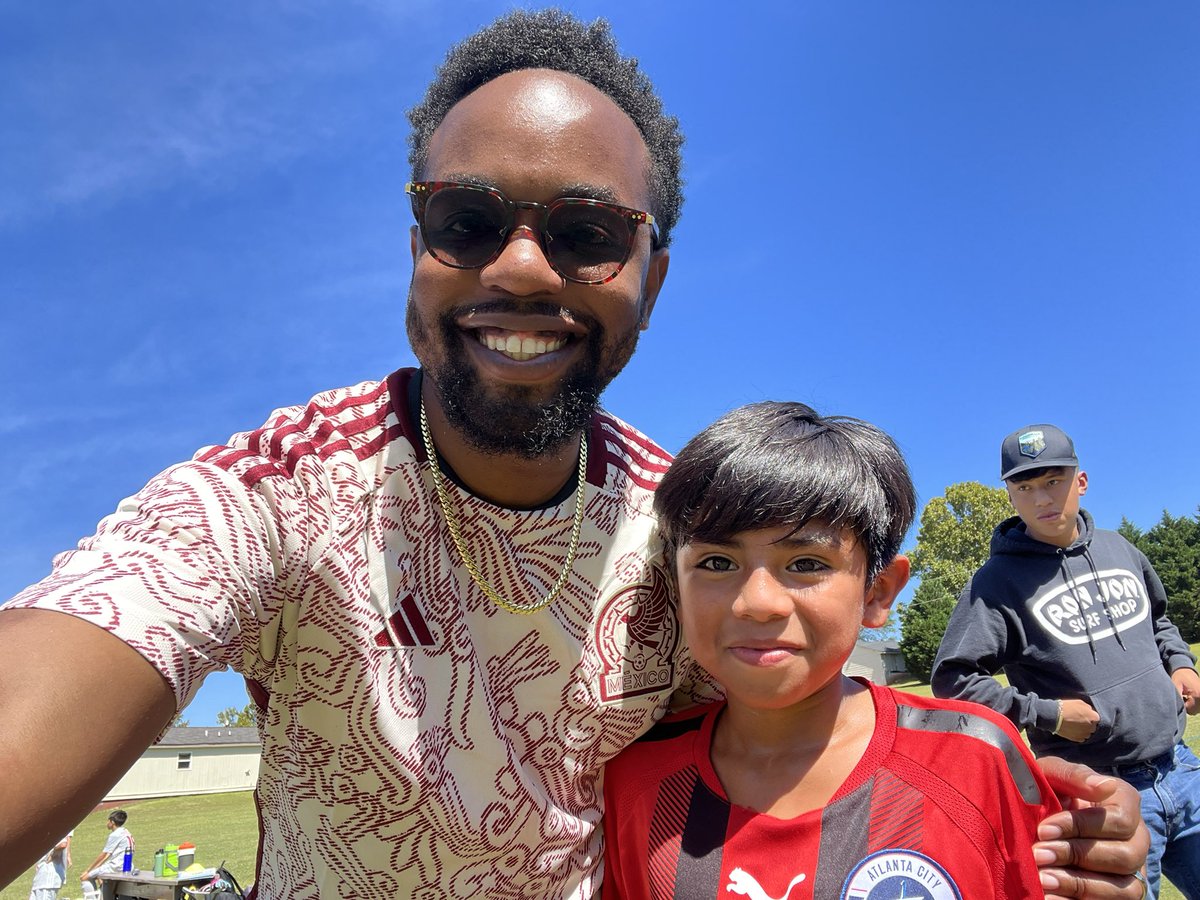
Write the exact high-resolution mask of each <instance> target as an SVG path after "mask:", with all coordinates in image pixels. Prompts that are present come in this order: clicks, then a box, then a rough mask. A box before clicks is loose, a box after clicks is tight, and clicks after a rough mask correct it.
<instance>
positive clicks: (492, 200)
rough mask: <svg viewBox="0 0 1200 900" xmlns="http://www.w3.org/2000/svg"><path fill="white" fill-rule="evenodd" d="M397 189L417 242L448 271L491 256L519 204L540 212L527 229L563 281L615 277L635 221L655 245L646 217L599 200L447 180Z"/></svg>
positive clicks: (485, 261) (651, 219)
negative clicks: (514, 195) (550, 197)
mask: <svg viewBox="0 0 1200 900" xmlns="http://www.w3.org/2000/svg"><path fill="white" fill-rule="evenodd" d="M404 191H405V193H407V194H409V195H411V196H412V205H413V215H414V216H416V218H417V225H418V226H419V227H420V229H421V240H423V241H424V242H425V248H426V249H427V250H428V251H429V254H430V255H431V256H432V257H433V258H434V259H436V260H437V261H438V262H440V263H442V264H443V265H446V266H450V267H451V268H453V269H479V268H482V267H483V266H486V265H487V264H488V263H490V262H492V261H493V260H495V259H496V258H497V257H498V256H499V255H500V252H501V251H502V250H503V249H504V245H505V243H506V242H507V241H508V236H509V235H510V234H511V233H512V231H513V228H514V226H515V225H516V219H517V210H519V209H529V210H536V211H537V212H538V213H539V214H540V220H539V221H538V223H537V227H536V228H534V229H532V230H533V231H534V233H535V234H536V235H537V239H538V243H539V244H540V245H541V248H542V252H543V253H544V254H545V256H546V261H547V262H548V263H549V264H550V267H551V268H552V269H554V271H555V272H557V273H558V274H559V275H561V276H562V277H563V278H565V279H567V280H568V281H575V282H578V283H580V284H604V283H606V282H609V281H612V280H613V279H614V278H616V277H617V273H619V272H620V271H621V267H622V266H624V265H625V262H626V260H628V259H629V254H630V253H631V252H632V250H633V240H634V237H635V235H636V234H637V229H638V226H639V225H642V224H645V225H649V226H650V241H651V247H657V244H658V234H657V232H656V231H655V228H654V216H652V215H650V213H647V212H642V211H641V210H637V209H629V208H628V207H624V206H617V205H616V204H614V203H605V202H604V201H601V200H588V199H585V198H583V197H559V198H558V199H557V200H554V201H552V202H551V203H548V204H542V203H532V202H530V201H527V200H509V199H508V198H507V197H506V196H504V194H503V193H501V192H500V191H498V190H496V189H495V188H490V187H482V186H480V185H475V184H460V183H459V182H455V181H413V182H410V183H408V184H406V185H405V186H404Z"/></svg>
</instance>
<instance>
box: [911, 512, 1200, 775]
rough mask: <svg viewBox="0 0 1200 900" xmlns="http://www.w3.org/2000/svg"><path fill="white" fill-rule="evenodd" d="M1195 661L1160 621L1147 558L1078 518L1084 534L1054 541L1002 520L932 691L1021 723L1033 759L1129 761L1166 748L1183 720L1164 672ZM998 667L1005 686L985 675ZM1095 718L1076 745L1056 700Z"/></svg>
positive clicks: (941, 656) (1158, 595)
mask: <svg viewBox="0 0 1200 900" xmlns="http://www.w3.org/2000/svg"><path fill="white" fill-rule="evenodd" d="M1195 662H1196V658H1195V657H1194V656H1192V654H1191V652H1190V651H1189V649H1188V645H1187V644H1186V643H1184V641H1183V638H1182V637H1181V636H1180V634H1179V630H1178V629H1177V628H1176V627H1175V626H1174V625H1173V624H1171V622H1170V620H1169V619H1168V618H1167V597H1166V593H1165V592H1164V591H1163V586H1162V582H1161V581H1160V580H1159V578H1158V575H1157V574H1156V573H1155V571H1154V569H1153V568H1152V567H1151V565H1150V561H1149V560H1148V559H1146V556H1145V554H1143V553H1142V552H1141V551H1140V550H1138V549H1137V548H1136V547H1134V546H1133V545H1132V544H1130V543H1129V542H1128V541H1127V540H1125V538H1123V537H1121V535H1119V534H1117V533H1116V532H1115V531H1104V530H1102V529H1097V528H1095V527H1094V525H1093V523H1092V517H1091V516H1090V515H1088V514H1087V513H1086V512H1084V511H1083V510H1080V513H1079V538H1078V539H1077V540H1076V541H1075V543H1073V544H1072V545H1071V546H1070V547H1067V548H1060V547H1056V546H1054V545H1053V544H1047V543H1045V542H1043V541H1039V540H1036V539H1035V538H1031V537H1030V536H1029V535H1028V534H1027V533H1026V531H1025V525H1024V523H1022V522H1021V520H1020V518H1019V517H1017V516H1013V517H1012V518H1010V519H1006V520H1005V521H1003V522H1001V523H1000V524H999V525H998V526H997V527H996V530H995V532H994V533H993V534H992V555H991V557H990V558H989V559H988V561H987V562H986V563H984V565H983V567H982V568H980V569H979V571H978V572H976V573H975V574H974V575H973V576H972V577H971V580H970V581H969V582H968V583H967V586H966V588H964V589H963V593H962V596H961V597H960V598H959V600H958V605H957V606H956V607H955V609H954V613H953V614H952V615H951V617H950V624H949V626H948V627H947V628H946V635H945V637H944V638H942V644H941V647H940V649H939V650H938V655H937V659H936V660H935V661H934V664H933V676H932V678H931V681H932V684H933V692H934V694H935V695H936V696H938V697H955V698H958V699H961V700H974V701H975V702H976V703H982V704H983V705H984V706H990V707H991V708H992V709H994V710H996V711H998V712H1000V713H1003V714H1004V715H1006V716H1008V717H1009V718H1010V719H1012V721H1013V722H1014V723H1016V725H1017V727H1018V728H1024V729H1026V734H1027V735H1028V737H1029V743H1030V746H1032V748H1033V751H1034V753H1036V754H1037V755H1039V756H1042V755H1045V754H1054V755H1056V756H1061V757H1064V758H1065V759H1069V760H1072V761H1074V762H1081V763H1086V764H1088V765H1091V766H1106V765H1126V764H1129V763H1134V762H1142V761H1145V760H1149V759H1152V758H1154V757H1156V756H1158V755H1159V754H1161V753H1164V752H1166V751H1167V750H1170V749H1171V747H1172V746H1173V745H1174V744H1175V742H1176V741H1177V740H1179V738H1180V736H1181V735H1182V734H1183V731H1184V728H1185V727H1186V725H1187V715H1186V712H1185V710H1184V706H1183V699H1182V698H1181V697H1180V695H1179V691H1178V690H1176V688H1175V685H1174V683H1173V682H1172V681H1171V676H1170V673H1171V672H1173V671H1175V670H1176V669H1179V668H1184V667H1194V666H1195ZM1001 670H1003V671H1004V673H1005V675H1006V676H1007V677H1008V681H1009V684H1010V686H1009V687H1004V686H1003V685H1001V684H1000V683H999V682H998V681H996V679H994V678H992V675H993V674H994V673H996V672H999V671H1001ZM1067 698H1076V699H1079V700H1086V701H1087V702H1088V703H1090V704H1091V705H1092V707H1093V708H1094V709H1095V710H1096V712H1097V713H1099V714H1100V721H1099V723H1098V724H1097V726H1096V731H1095V732H1094V733H1093V734H1092V736H1091V737H1090V738H1088V739H1087V740H1086V741H1084V742H1083V743H1081V744H1077V743H1075V742H1074V741H1068V740H1066V739H1065V738H1060V737H1058V736H1056V735H1055V734H1054V733H1053V731H1054V726H1055V724H1056V721H1057V718H1058V704H1057V702H1056V701H1057V700H1060V699H1067Z"/></svg>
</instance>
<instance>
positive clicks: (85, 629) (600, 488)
mask: <svg viewBox="0 0 1200 900" xmlns="http://www.w3.org/2000/svg"><path fill="white" fill-rule="evenodd" d="M410 118H411V120H412V123H413V129H414V132H413V137H412V141H413V152H412V164H413V178H414V181H413V182H412V183H411V184H409V185H408V187H407V190H408V192H409V193H410V195H411V197H412V202H413V211H414V214H415V218H416V222H417V225H416V227H415V228H414V229H413V232H412V238H411V240H412V254H413V278H412V286H411V289H410V293H409V300H408V314H407V325H408V333H409V339H410V341H411V343H412V346H413V349H414V352H415V353H416V356H417V358H418V359H419V360H420V363H421V369H420V370H419V371H414V370H401V371H399V372H396V373H394V374H393V375H391V376H390V377H389V378H387V379H386V380H384V381H382V382H378V383H368V384H360V385H357V386H355V387H352V388H346V389H342V390H336V391H330V392H328V393H325V394H321V395H319V396H317V397H315V398H314V399H313V400H312V401H310V402H309V404H308V405H307V406H305V407H303V408H299V407H298V408H293V409H285V410H280V411H278V412H276V413H275V414H273V415H272V416H271V418H270V419H269V421H268V422H267V424H266V425H265V426H264V427H263V428H261V429H259V430H257V431H253V432H248V433H245V434H241V435H237V436H235V437H234V438H233V439H231V440H230V442H229V443H228V444H227V445H226V446H222V447H213V448H208V449H206V450H202V451H201V452H200V453H198V454H197V456H196V457H195V459H194V460H193V461H192V462H190V463H185V464H182V465H179V466H175V467H173V468H171V469H168V470H167V471H166V472H164V473H163V474H161V475H160V476H158V477H157V478H155V479H154V480H152V481H151V483H150V484H149V485H147V487H146V488H144V489H143V490H142V491H141V492H139V493H138V494H137V495H136V496H135V497H133V498H131V499H130V500H128V501H125V502H124V503H123V504H122V505H121V506H120V507H119V509H118V511H117V512H116V513H115V514H114V515H113V516H110V517H109V518H107V519H106V520H104V522H102V523H101V525H100V526H99V529H98V531H97V534H96V535H95V536H93V537H92V538H89V539H87V540H85V541H84V542H83V543H82V544H81V545H80V548H79V549H78V550H76V551H74V552H72V553H68V554H64V555H62V556H60V557H58V558H57V560H56V563H55V568H54V571H53V572H52V573H51V575H50V576H49V577H48V578H46V579H45V580H44V581H42V582H40V583H39V584H37V585H34V586H32V587H30V588H28V589H27V590H26V591H24V592H23V593H22V594H20V595H18V597H17V598H15V599H14V600H13V601H12V602H11V604H10V608H8V609H6V610H4V611H2V612H0V650H8V651H10V654H15V653H17V652H19V651H20V648H22V647H26V646H29V645H30V644H36V643H41V644H43V645H45V644H51V643H52V644H53V645H54V646H56V648H57V651H58V652H57V653H56V655H55V656H54V657H53V658H52V659H51V658H47V659H46V661H45V664H43V661H42V660H41V659H34V660H32V661H31V664H30V665H28V666H27V667H25V668H23V669H21V670H19V671H16V670H14V669H13V668H10V669H8V670H6V671H5V673H4V676H3V678H4V681H3V683H2V684H0V709H2V710H3V713H2V715H3V721H5V722H6V723H9V724H10V728H9V729H8V732H9V733H8V734H7V735H5V737H3V738H0V740H3V741H5V742H6V743H4V744H0V771H4V772H11V771H21V772H23V773H25V772H28V773H29V776H30V777H28V778H22V779H11V778H5V779H4V786H3V788H2V790H3V791H4V794H3V801H2V802H0V808H2V809H3V810H4V811H6V812H9V813H10V815H9V816H7V817H3V818H4V819H5V820H6V821H7V822H10V823H11V822H13V821H15V820H17V819H18V818H19V817H17V816H14V815H11V813H12V812H13V811H14V810H16V809H20V810H22V811H23V810H25V809H27V808H28V809H36V810H38V812H37V814H36V815H34V816H26V817H24V821H23V823H22V826H23V827H18V828H14V827H10V826H9V825H7V824H6V825H0V867H7V868H3V869H0V883H2V882H3V881H4V879H5V878H8V877H11V876H12V875H14V874H16V871H19V870H18V869H15V868H13V867H14V866H16V865H19V864H21V863H22V862H23V861H25V862H28V861H31V860H32V859H33V858H34V857H35V856H36V854H37V851H38V849H39V848H40V847H41V846H42V845H43V844H44V843H45V842H46V839H47V837H48V836H50V835H52V834H53V835H57V834H58V833H60V832H61V831H63V830H64V825H69V824H70V823H71V822H73V821H74V820H75V819H77V818H78V817H79V816H81V815H82V814H83V813H84V812H85V811H86V810H87V809H89V808H90V807H91V805H93V804H94V803H95V802H96V801H97V800H98V799H99V798H100V797H101V796H102V795H103V793H104V791H105V790H106V789H107V787H108V786H109V785H111V784H112V783H113V782H114V781H115V780H116V779H117V777H118V776H119V775H120V774H121V773H122V772H123V771H124V770H125V769H126V768H127V767H128V766H129V765H130V764H131V763H132V762H133V760H135V759H136V758H137V756H138V754H139V753H140V752H141V750H142V749H143V748H144V747H145V746H146V745H147V744H149V743H150V741H151V740H153V738H154V737H155V735H156V734H157V733H158V732H159V730H160V729H161V728H163V727H164V726H165V725H166V724H167V723H168V722H169V721H170V719H171V717H172V715H173V714H174V712H175V710H176V709H180V708H182V707H183V706H184V705H186V703H187V702H188V701H189V700H190V699H191V697H192V696H193V695H194V693H195V691H196V689H197V687H198V686H199V683H200V681H201V680H202V679H203V677H204V676H205V675H206V674H207V673H208V672H211V671H213V670H215V669H219V668H221V667H224V666H230V667H233V668H234V669H235V670H237V671H238V672H240V673H242V674H243V675H244V676H245V677H246V680H247V684H248V686H249V689H250V692H251V696H252V697H253V699H254V701H255V702H256V704H257V705H258V707H259V710H260V717H259V722H260V729H261V732H262V738H263V756H262V767H261V771H260V775H259V783H258V791H257V801H258V804H259V810H260V821H261V837H260V848H259V868H258V884H257V896H258V897H259V898H275V897H288V898H309V897H319V896H323V897H377V896H379V897H383V896H386V897H396V896H402V897H418V896H419V897H442V896H451V897H460V896H468V895H478V896H485V897H589V896H592V895H593V894H595V893H596V890H597V886H598V884H599V880H600V876H601V862H600V860H601V858H602V845H601V833H600V829H599V822H600V814H601V800H600V783H599V779H600V773H601V770H602V766H603V764H604V762H605V761H606V760H608V759H610V758H611V757H612V756H613V755H615V754H616V753H617V752H618V751H619V750H620V749H621V748H622V747H624V746H626V745H627V744H629V743H630V742H631V741H633V740H634V739H635V738H636V737H638V736H639V735H640V734H642V733H643V732H645V731H646V730H647V729H648V728H649V726H650V725H651V724H652V723H653V722H654V721H655V720H656V719H657V718H658V717H659V716H661V714H662V713H663V712H664V710H665V709H666V708H667V706H668V703H669V701H670V699H671V697H672V696H673V695H675V696H677V697H681V698H682V700H683V702H687V701H688V700H690V699H695V698H698V697H700V696H702V695H704V694H705V692H706V690H707V687H706V685H705V683H704V682H699V681H697V682H693V680H692V679H691V678H690V662H689V660H688V657H687V655H686V652H685V651H684V649H683V648H682V647H680V646H679V640H678V629H677V627H676V621H675V615H674V609H673V605H672V604H671V602H670V597H669V594H668V587H667V583H666V581H665V579H664V577H663V572H662V569H661V568H660V565H659V561H658V544H657V539H656V536H655V534H654V522H653V518H652V515H651V497H652V491H653V489H654V486H655V485H656V484H657V481H658V479H659V477H660V476H661V474H662V472H663V471H664V470H665V469H666V467H667V465H668V464H669V461H670V458H669V455H668V454H666V453H665V452H664V451H662V450H661V449H659V448H658V447H657V446H656V445H655V444H654V443H653V442H651V441H650V440H649V439H647V438H646V437H644V436H643V435H642V434H640V433H639V432H637V431H636V430H634V429H633V428H631V427H630V426H628V425H626V424H625V423H623V422H621V421H619V420H618V419H616V418H614V417H612V416H611V415H609V414H607V413H605V412H603V411H601V410H599V409H598V407H597V402H598V398H599V396H600V393H601V392H602V391H603V389H604V387H605V386H606V385H607V384H608V383H609V381H610V380H611V379H612V378H613V377H614V376H615V375H616V374H617V373H618V372H619V371H620V370H621V368H622V367H623V366H624V365H625V363H626V362H627V361H628V359H629V357H630V355H631V354H632V353H633V350H634V347H635V346H636V343H637V338H638V334H639V333H640V331H641V330H643V329H644V328H645V327H646V326H647V324H648V322H649V318H650V314H651V312H652V310H653V308H654V303H655V300H656V299H657V297H658V293H659V289H660V288H661V286H662V284H663V280H664V278H665V276H666V272H667V264H668V253H667V249H666V248H667V245H668V244H669V242H670V235H671V228H672V226H673V225H674V223H675V220H676V218H677V216H678V212H679V207H680V202H681V201H680V181H679V162H680V160H679V147H680V144H681V142H682V139H681V137H680V135H679V132H678V129H677V123H676V122H675V120H674V119H672V118H670V117H667V116H665V115H664V114H663V112H662V109H661V104H660V102H659V100H658V98H657V97H656V96H655V94H654V92H653V89H652V87H651V85H650V83H649V81H648V79H646V77H645V76H644V75H643V74H642V73H641V72H640V70H639V69H638V68H637V64H636V61H634V60H629V59H624V58H622V57H621V56H620V55H619V54H618V53H617V51H616V47H615V44H614V42H613V40H612V37H611V35H610V34H609V32H608V29H607V26H606V25H604V24H603V23H596V24H594V25H592V26H584V25H582V24H580V23H579V22H577V21H575V20H574V19H571V18H570V17H567V16H565V15H563V14H561V13H558V12H555V11H550V12H545V13H532V14H531V13H525V12H517V13H513V14H511V15H509V16H507V17H505V18H503V19H501V20H500V21H498V22H497V23H495V24H494V25H492V26H491V27H489V28H488V29H485V30H484V31H482V32H480V33H479V34H477V35H475V36H474V37H472V38H470V39H468V40H467V41H466V42H464V43H463V44H461V45H459V47H457V48H456V49H455V50H454V51H453V52H452V54H451V55H450V57H448V59H447V61H446V63H445V64H444V66H443V67H442V68H441V70H440V71H439V74H438V77H437V79H436V80H435V82H434V83H433V84H432V85H431V86H430V88H429V91H428V93H427V94H426V97H425V99H424V101H423V102H422V103H421V104H420V105H419V106H417V107H416V108H415V109H414V110H413V111H412V112H411V113H410ZM63 613H67V614H68V615H63ZM96 626H99V627H96ZM26 656H28V655H26ZM63 660H66V665H65V666H64V664H63ZM99 672H103V673H104V677H105V679H106V681H107V682H108V684H109V689H110V691H112V692H113V695H114V696H120V697H121V698H122V703H121V710H122V713H123V717H122V718H120V719H117V718H115V717H113V716H112V715H111V713H110V712H109V711H106V710H91V709H87V708H83V709H80V710H77V711H76V714H74V715H72V716H71V717H69V718H68V719H67V721H66V723H65V724H66V727H65V728H64V727H63V725H64V723H63V722H59V721H57V720H56V725H57V726H58V727H57V728H56V733H57V735H58V737H59V739H60V745H61V748H62V749H61V750H60V753H62V754H63V755H64V756H65V759H63V760H60V763H61V764H60V766H59V767H58V768H57V769H56V770H55V773H54V778H53V779H51V778H49V777H46V778H42V777H39V776H38V774H37V772H36V767H35V766H34V765H33V761H32V753H33V750H32V748H30V747H28V746H25V747H22V746H20V745H19V741H18V740H17V739H16V737H13V735H20V734H23V733H32V732H34V731H35V730H36V729H37V728H38V727H39V723H42V722H43V721H45V720H47V719H49V718H50V717H57V716H58V715H59V712H58V711H59V710H61V709H63V708H70V707H72V706H74V705H75V702H76V700H77V698H79V697H82V696H85V695H86V693H87V691H88V690H89V689H90V684H89V681H90V679H91V678H92V677H93V675H92V673H99ZM14 724H15V725H16V726H17V727H16V728H13V727H11V726H12V725H14ZM17 781H19V782H20V783H19V784H16V783H14V782H17ZM1065 786H1067V787H1070V788H1071V789H1072V790H1073V791H1074V793H1075V795H1076V796H1080V797H1083V798H1085V799H1087V800H1096V801H1102V804H1101V805H1100V806H1097V807H1094V808H1093V809H1091V810H1089V811H1088V813H1087V815H1086V816H1084V817H1071V816H1065V817H1064V818H1063V820H1062V821H1061V823H1060V829H1061V830H1062V836H1063V838H1071V837H1072V836H1073V835H1074V834H1075V833H1076V830H1077V829H1078V828H1080V827H1083V828H1084V829H1085V830H1089V829H1090V831H1091V833H1092V834H1093V835H1094V836H1096V837H1100V838H1105V839H1109V840H1101V841H1099V842H1091V841H1087V840H1079V841H1068V840H1062V841H1056V842H1052V843H1050V844H1048V845H1046V847H1045V848H1044V853H1045V855H1046V856H1047V858H1048V859H1050V860H1054V861H1057V862H1060V863H1064V864H1065V863H1067V862H1069V861H1071V862H1073V863H1074V864H1075V865H1077V866H1078V865H1081V864H1083V865H1087V866H1089V867H1091V868H1093V869H1098V870H1101V871H1107V872H1110V873H1116V874H1115V875H1094V876H1090V877H1089V876H1088V874H1087V873H1086V872H1082V871H1080V870H1079V869H1073V870H1062V869H1051V870H1050V871H1052V872H1058V873H1059V877H1060V878H1061V882H1062V887H1061V888H1060V892H1061V894H1062V895H1063V896H1094V897H1106V896H1108V897H1120V896H1128V897H1136V896H1140V894H1139V893H1138V892H1137V891H1136V890H1135V888H1136V885H1131V881H1132V879H1130V878H1129V877H1128V876H1127V874H1126V873H1129V872H1131V871H1132V870H1133V869H1134V868H1135V867H1136V866H1137V865H1139V864H1140V859H1141V858H1142V857H1144V849H1140V848H1141V846H1142V843H1143V840H1142V838H1143V836H1142V835H1141V834H1140V833H1135V825H1134V824H1133V823H1134V822H1135V820H1136V814H1135V813H1134V812H1133V810H1136V806H1137V798H1136V795H1133V799H1132V801H1131V800H1130V798H1129V797H1128V796H1127V795H1125V794H1123V793H1120V792H1118V793H1116V794H1111V792H1110V786H1111V781H1110V782H1104V783H1102V784H1096V783H1094V782H1093V783H1090V784H1089V783H1086V782H1085V781H1084V779H1083V778H1082V777H1077V778H1076V780H1075V781H1074V782H1071V784H1069V785H1065ZM1130 793H1132V792H1130ZM1104 798H1108V799H1104ZM1139 853H1140V856H1139Z"/></svg>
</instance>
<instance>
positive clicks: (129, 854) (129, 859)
mask: <svg viewBox="0 0 1200 900" xmlns="http://www.w3.org/2000/svg"><path fill="white" fill-rule="evenodd" d="M121 871H122V872H132V871H133V848H132V847H130V848H129V849H128V850H126V851H125V859H124V860H122V861H121Z"/></svg>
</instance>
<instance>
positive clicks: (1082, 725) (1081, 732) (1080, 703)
mask: <svg viewBox="0 0 1200 900" xmlns="http://www.w3.org/2000/svg"><path fill="white" fill-rule="evenodd" d="M1193 674H1194V673H1193ZM1059 702H1060V703H1061V704H1062V725H1060V726H1059V729H1058V731H1057V732H1055V733H1056V734H1057V735H1058V736H1059V737H1062V738H1066V739H1067V740H1068V741H1074V742H1075V743H1077V744H1079V743H1082V742H1083V741H1086V740H1087V739H1088V738H1090V737H1091V736H1092V733H1093V732H1095V730H1096V724H1097V723H1098V722H1099V721H1100V713H1098V712H1096V710H1094V709H1092V705H1091V704H1090V703H1088V702H1087V701H1086V700H1060V701H1059Z"/></svg>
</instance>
